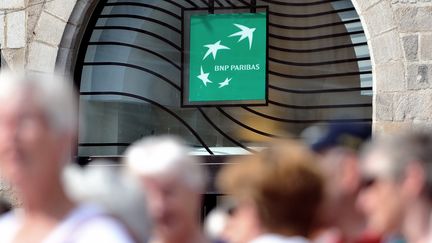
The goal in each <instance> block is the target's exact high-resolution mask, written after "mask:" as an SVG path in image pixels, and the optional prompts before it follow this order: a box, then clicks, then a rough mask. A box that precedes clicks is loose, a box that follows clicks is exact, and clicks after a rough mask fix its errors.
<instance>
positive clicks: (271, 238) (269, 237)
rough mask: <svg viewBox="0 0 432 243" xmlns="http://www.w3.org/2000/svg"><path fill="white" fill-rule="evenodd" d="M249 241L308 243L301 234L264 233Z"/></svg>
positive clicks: (254, 242) (252, 242)
mask: <svg viewBox="0 0 432 243" xmlns="http://www.w3.org/2000/svg"><path fill="white" fill-rule="evenodd" d="M249 243H309V240H308V239H306V238H304V237H301V236H289V237H288V236H283V235H277V234H264V235H261V236H259V237H258V238H255V239H254V240H252V241H250V242H249Z"/></svg>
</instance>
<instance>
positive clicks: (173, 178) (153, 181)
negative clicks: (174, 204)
mask: <svg viewBox="0 0 432 243" xmlns="http://www.w3.org/2000/svg"><path fill="white" fill-rule="evenodd" d="M141 178H142V181H143V183H144V184H146V185H150V186H157V187H180V186H182V185H183V184H184V183H183V182H182V180H180V178H179V177H178V175H177V174H176V173H169V172H167V173H159V174H149V175H143V176H141Z"/></svg>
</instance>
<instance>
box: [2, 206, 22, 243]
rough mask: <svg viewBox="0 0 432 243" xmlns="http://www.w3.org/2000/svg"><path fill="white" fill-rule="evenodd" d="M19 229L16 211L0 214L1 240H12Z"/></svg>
mask: <svg viewBox="0 0 432 243" xmlns="http://www.w3.org/2000/svg"><path fill="white" fill-rule="evenodd" d="M17 229H18V219H17V216H16V212H15V211H10V212H7V213H4V214H2V215H1V216H0V232H1V234H0V242H2V243H3V242H12V239H13V236H14V235H15V233H16V231H17Z"/></svg>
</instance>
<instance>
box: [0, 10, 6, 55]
mask: <svg viewBox="0 0 432 243" xmlns="http://www.w3.org/2000/svg"><path fill="white" fill-rule="evenodd" d="M4 20H5V16H4V12H3V11H0V47H1V48H4V47H5V21H4Z"/></svg>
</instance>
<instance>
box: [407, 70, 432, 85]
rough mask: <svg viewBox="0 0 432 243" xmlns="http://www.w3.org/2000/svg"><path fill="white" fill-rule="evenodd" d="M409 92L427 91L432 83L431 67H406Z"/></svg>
mask: <svg viewBox="0 0 432 243" xmlns="http://www.w3.org/2000/svg"><path fill="white" fill-rule="evenodd" d="M407 83H408V89H409V90H418V89H427V88H430V87H431V83H432V65H430V64H429V65H426V64H410V65H408V67H407Z"/></svg>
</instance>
